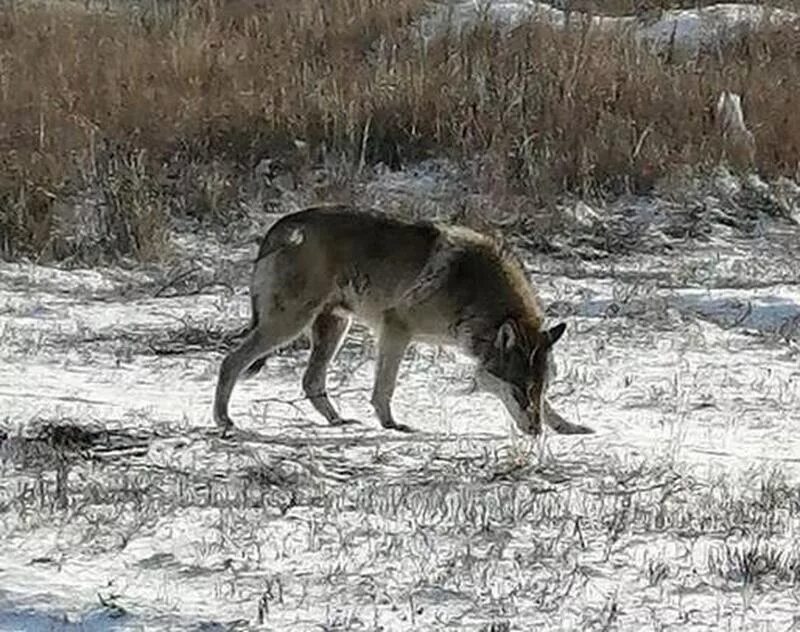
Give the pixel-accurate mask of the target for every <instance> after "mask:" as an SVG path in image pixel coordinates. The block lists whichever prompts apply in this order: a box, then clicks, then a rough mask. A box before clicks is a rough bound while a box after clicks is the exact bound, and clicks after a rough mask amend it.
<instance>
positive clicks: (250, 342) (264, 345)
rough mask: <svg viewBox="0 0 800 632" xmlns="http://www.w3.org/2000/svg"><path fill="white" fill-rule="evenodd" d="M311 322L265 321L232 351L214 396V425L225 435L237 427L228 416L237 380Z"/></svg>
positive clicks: (293, 318)
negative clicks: (256, 362)
mask: <svg viewBox="0 0 800 632" xmlns="http://www.w3.org/2000/svg"><path fill="white" fill-rule="evenodd" d="M307 325H308V321H305V320H303V319H302V318H297V316H296V314H291V317H290V315H289V314H288V313H286V312H285V313H283V314H281V317H280V318H274V317H266V318H263V319H262V320H261V321H260V322H259V325H258V326H257V327H256V328H255V329H252V330H251V331H250V333H248V334H247V336H246V337H245V339H244V340H243V341H242V343H241V344H240V345H239V346H238V347H237V348H236V349H234V350H233V351H231V352H230V353H229V354H228V355H227V356H225V359H223V360H222V364H221V366H220V369H219V377H218V379H217V389H216V393H215V394H214V421H215V422H216V423H217V425H218V426H219V427H220V429H221V430H222V432H223V434H224V433H225V431H227V430H228V429H230V428H231V427H233V422H232V421H231V418H230V417H229V416H228V401H229V400H230V397H231V392H232V391H233V387H234V385H235V384H236V380H237V379H238V378H239V376H240V375H241V374H242V372H243V371H244V370H245V369H246V368H247V367H249V366H251V365H252V364H253V363H254V362H255V361H256V360H259V359H260V358H263V357H264V356H266V355H267V354H269V353H270V352H271V351H273V350H274V349H276V348H278V347H280V346H281V345H284V344H286V343H287V342H290V341H291V340H293V339H294V338H296V337H297V336H299V335H300V333H302V331H303V330H304V329H305V328H306V326H307Z"/></svg>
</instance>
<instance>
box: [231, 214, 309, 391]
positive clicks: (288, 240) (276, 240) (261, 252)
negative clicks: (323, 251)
mask: <svg viewBox="0 0 800 632" xmlns="http://www.w3.org/2000/svg"><path fill="white" fill-rule="evenodd" d="M304 241H305V233H304V232H303V229H302V228H301V227H300V226H297V225H296V224H295V223H293V222H291V221H286V220H283V221H278V223H276V224H275V225H274V226H273V227H272V228H270V229H269V230H268V231H267V234H266V235H264V238H263V239H262V240H261V245H260V246H259V248H258V255H257V256H256V260H255V262H254V264H258V262H259V261H260V260H261V259H263V258H264V257H266V256H268V255H270V254H272V253H274V252H277V251H279V250H283V249H284V248H287V247H293V246H299V245H300V244H302V243H303V242H304ZM257 298H258V297H257V295H256V294H254V293H253V292H252V291H251V293H250V308H251V316H250V329H249V331H253V330H254V329H255V328H256V327H258V306H257V304H258V300H257ZM248 333H249V332H248ZM266 361H267V360H266V358H259V359H258V360H256V361H255V362H253V363H252V364H251V365H250V366H249V367H247V368H246V369H245V370H244V373H243V376H244V379H247V378H249V377H253V376H254V375H255V374H256V373H258V372H259V371H260V370H261V369H262V367H263V366H264V364H265V363H266Z"/></svg>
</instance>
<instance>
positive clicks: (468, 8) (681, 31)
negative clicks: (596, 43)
mask: <svg viewBox="0 0 800 632" xmlns="http://www.w3.org/2000/svg"><path fill="white" fill-rule="evenodd" d="M798 18H800V15H799V14H797V13H795V12H793V11H789V10H786V9H778V8H773V7H766V6H763V5H757V4H746V3H723V4H717V5H712V6H707V7H701V8H697V9H675V10H670V11H663V12H662V13H661V15H660V17H659V18H658V19H656V20H655V21H651V22H649V23H648V22H646V21H644V20H642V19H639V18H637V17H634V16H603V15H590V14H586V13H581V12H578V11H572V12H570V13H569V14H567V12H565V11H563V10H561V9H558V8H556V7H554V6H551V5H549V4H547V3H544V2H537V1H535V0H497V1H493V0H487V1H485V2H478V1H475V0H458V1H455V2H447V3H440V4H437V5H436V8H435V9H433V10H432V11H431V12H430V13H429V14H428V15H426V16H425V17H424V18H422V19H421V20H420V22H419V23H418V25H417V28H418V31H419V33H420V34H421V35H422V37H423V38H424V39H425V40H430V39H432V38H436V37H439V36H441V35H443V34H444V33H446V32H450V33H451V34H456V35H457V34H458V33H460V32H462V31H465V30H468V29H470V28H472V27H474V26H476V25H477V24H480V23H482V22H485V23H488V24H491V25H495V26H498V27H501V28H503V29H511V28H513V27H515V26H518V25H519V24H521V23H523V22H525V21H528V20H533V19H538V20H542V21H543V22H545V23H547V24H551V25H553V26H558V27H561V26H564V25H565V24H567V21H568V19H569V20H571V21H573V22H575V23H580V22H585V21H586V20H588V21H589V22H590V23H591V25H592V26H593V27H595V28H603V29H619V28H624V29H630V32H631V33H632V34H633V35H634V37H636V38H637V39H638V40H639V41H641V42H642V43H645V44H647V45H650V46H652V47H653V48H655V49H658V50H665V49H667V48H669V47H671V46H674V47H676V48H678V49H681V50H682V51H683V52H685V53H688V54H693V53H696V52H698V51H699V50H701V49H704V48H707V47H713V46H717V45H719V44H721V43H724V42H726V41H731V39H733V38H735V37H736V36H737V35H740V34H742V33H743V32H746V31H748V30H751V29H756V28H759V27H761V26H764V25H773V26H774V25H781V24H786V23H789V22H792V21H794V20H797V19H798Z"/></svg>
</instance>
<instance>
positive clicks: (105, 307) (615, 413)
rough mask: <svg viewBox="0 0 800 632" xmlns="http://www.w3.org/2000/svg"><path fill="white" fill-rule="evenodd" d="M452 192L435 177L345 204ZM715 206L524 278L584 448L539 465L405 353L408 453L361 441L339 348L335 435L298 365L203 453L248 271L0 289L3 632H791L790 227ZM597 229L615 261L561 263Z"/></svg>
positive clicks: (207, 257) (236, 405) (484, 408)
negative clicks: (547, 328)
mask: <svg viewBox="0 0 800 632" xmlns="http://www.w3.org/2000/svg"><path fill="white" fill-rule="evenodd" d="M403 177H405V178H406V180H403ZM417 181H418V182H417ZM414 182H416V183H417V185H418V186H415V185H414V184H413V183H414ZM404 183H405V185H408V186H405V185H404ZM736 186H738V185H735V186H734V189H735V188H736ZM453 187H455V188H457V186H456V184H454V182H453V174H452V173H450V172H449V171H448V170H447V169H446V168H443V167H442V166H441V165H439V166H438V167H436V168H430V166H429V167H427V168H421V169H420V171H419V172H418V173H417V172H415V173H411V174H410V175H409V174H406V175H405V176H402V175H400V174H386V175H385V176H383V177H381V178H378V179H377V180H376V181H375V183H373V184H372V185H371V186H368V187H367V188H366V193H365V195H366V196H367V197H368V198H370V199H386V200H389V199H391V198H392V196H393V195H394V196H398V195H404V194H407V192H408V191H410V190H417V191H418V192H422V193H421V195H422V197H424V198H425V199H426V200H430V199H433V200H434V201H435V200H436V195H435V194H436V192H437V191H440V192H441V191H450V192H452V191H453V190H455V189H454V188H453ZM736 200H739V201H740V202H741V201H742V198H736V197H731V198H729V199H728V198H725V197H724V196H722V197H720V198H718V199H716V198H715V199H712V198H709V199H707V200H706V204H705V206H703V210H702V211H698V213H700V215H701V216H692V217H693V218H694V219H693V220H692V221H694V222H695V223H696V224H697V226H698V227H699V229H698V230H697V231H695V232H691V231H690V232H687V233H686V234H680V235H677V236H676V234H675V232H674V230H675V225H676V224H679V225H681V226H685V225H686V223H687V220H686V216H684V215H681V214H680V213H681V212H682V209H683V206H681V205H680V204H677V203H676V202H674V201H671V202H668V201H666V200H659V199H653V198H650V199H647V200H644V199H629V200H625V201H622V202H621V203H620V204H619V205H618V206H617V207H615V208H609V209H604V208H597V209H594V210H592V211H591V212H584V213H583V215H584V216H587V217H589V218H590V221H589V224H587V225H586V226H585V227H584V229H583V231H582V232H581V231H578V230H574V231H568V232H566V233H564V234H561V235H553V236H552V239H553V241H554V243H555V242H558V240H559V239H560V240H561V241H562V247H561V249H560V250H558V251H557V252H556V254H554V255H547V256H545V255H541V254H539V255H537V254H535V253H529V255H530V256H529V257H528V259H527V263H528V265H529V266H530V270H531V277H532V279H533V280H534V281H535V282H536V284H537V286H538V287H539V289H540V293H541V296H542V299H543V302H544V303H545V304H546V305H547V306H548V313H549V314H550V316H551V317H552V318H553V319H554V320H556V319H563V320H566V322H567V323H568V327H569V328H568V333H567V335H565V337H564V338H563V340H562V341H561V342H559V349H558V353H557V365H558V374H557V379H556V381H555V383H554V384H553V386H552V391H551V393H552V395H551V396H552V400H553V402H554V405H555V406H556V407H557V408H558V409H559V410H560V411H561V412H562V413H563V414H564V415H566V416H568V417H569V418H571V419H574V420H576V421H580V422H581V423H585V424H588V425H590V426H592V427H593V428H595V429H596V431H597V433H596V434H595V435H591V436H583V437H561V436H555V435H551V434H548V435H546V436H545V437H544V439H543V440H540V441H531V440H530V439H528V438H525V437H520V436H518V435H516V433H515V431H514V428H513V424H512V422H511V420H510V419H509V418H508V417H507V415H506V413H505V412H504V411H503V410H502V408H501V407H500V406H499V405H498V403H497V402H495V401H494V400H492V399H491V398H489V397H488V396H484V395H480V394H475V393H471V394H470V393H468V392H466V391H468V390H469V385H470V381H469V365H468V363H467V362H466V360H465V358H463V357H460V356H458V355H456V354H453V353H452V352H449V351H447V350H439V349H435V348H432V347H426V346H422V345H419V346H417V347H415V348H414V350H413V351H412V352H410V353H409V355H408V357H407V359H406V362H405V363H404V366H403V370H402V373H401V377H400V380H399V388H398V392H397V395H396V411H397V415H398V418H401V419H403V420H404V421H406V422H407V423H409V424H410V425H412V426H414V427H415V428H417V429H418V430H419V432H418V433H417V434H414V435H400V434H397V433H391V432H385V431H383V430H381V429H380V428H379V426H378V423H377V421H376V420H375V419H374V418H373V417H372V415H371V412H370V409H369V405H368V393H369V389H370V386H371V375H372V371H373V367H374V364H373V358H374V354H373V348H372V342H371V337H370V336H369V334H368V333H367V332H365V331H363V330H356V331H355V332H354V333H353V334H351V337H350V339H349V341H348V342H347V344H346V345H345V347H344V348H343V350H342V352H341V354H340V357H339V358H338V359H337V362H336V364H335V368H334V370H333V372H332V375H331V377H330V381H331V392H332V393H333V394H334V397H335V399H336V401H337V402H338V405H339V406H340V407H341V408H342V411H343V413H344V414H345V415H346V416H353V417H357V418H359V419H361V420H362V424H361V425H360V426H349V427H344V428H329V427H327V426H326V425H325V424H324V422H323V421H322V419H321V418H319V417H318V416H317V415H316V414H315V413H314V412H313V411H312V409H311V407H310V406H309V405H308V403H307V402H305V401H304V400H303V399H302V396H301V395H302V394H301V389H300V375H301V373H302V370H303V368H304V360H305V357H306V354H307V351H306V350H304V349H303V348H302V346H301V347H300V348H296V349H294V350H288V351H286V352H284V353H282V354H281V355H280V356H277V357H275V358H273V359H272V360H270V361H269V362H268V365H267V367H266V369H265V370H264V371H263V372H262V374H260V375H259V376H258V377H256V378H254V379H252V380H250V381H246V382H240V384H239V385H238V386H237V389H236V390H235V392H234V396H233V400H232V415H233V418H234V420H235V421H236V422H237V423H238V424H239V426H240V427H241V428H242V433H241V435H240V436H238V437H236V438H230V439H220V438H219V437H218V436H217V435H216V433H215V432H214V430H213V427H212V422H211V419H210V406H211V399H212V393H213V389H214V384H215V378H216V371H217V368H218V363H219V360H220V358H221V352H222V350H224V349H225V348H226V347H227V346H228V345H229V344H230V343H231V339H232V337H233V336H235V334H236V332H237V330H239V329H240V328H241V327H242V326H244V325H245V324H246V322H247V319H248V314H247V309H248V299H247V294H246V291H245V287H244V283H245V280H246V276H247V271H248V260H249V258H250V257H251V256H252V254H253V253H252V252H251V249H250V248H249V247H248V246H241V247H237V248H234V249H230V250H229V249H227V248H226V247H225V246H224V245H223V244H221V243H218V242H216V241H214V240H213V239H211V238H210V237H208V238H201V237H196V236H189V235H182V236H180V239H179V240H178V243H179V248H181V249H183V251H184V252H186V253H187V256H191V257H192V262H193V265H194V266H195V272H194V275H195V277H196V279H195V281H196V282H195V284H194V286H193V285H192V282H189V281H191V278H190V279H189V281H187V282H186V283H184V284H179V283H177V282H176V277H177V276H179V275H177V274H176V273H174V272H169V273H167V272H165V271H163V270H158V269H154V268H134V269H132V270H123V269H120V268H115V269H93V270H74V271H62V270H57V269H53V268H47V267H42V266H36V265H32V264H2V265H0V360H1V361H0V411H2V414H1V415H0V429H2V433H0V439H2V443H0V629H4V630H5V629H68V630H71V629H74V630H79V629H80V630H84V629H96V630H101V629H103V630H105V629H141V628H143V627H146V628H147V629H197V630H199V629H203V630H214V629H220V630H221V629H249V628H255V627H259V626H263V627H264V628H265V629H292V630H312V629H314V630H318V629H326V630H338V629H341V630H344V629H348V630H351V629H369V630H378V629H382V630H408V629H440V628H443V627H448V626H449V627H456V628H458V629H474V630H511V629H519V630H523V629H548V630H561V629H565V630H566V629H609V627H613V626H617V627H618V628H619V629H626V630H627V629H649V627H653V628H654V629H662V626H668V625H678V626H680V627H681V629H698V630H699V629H708V630H711V629H720V628H722V627H725V628H726V629H728V628H729V629H747V630H750V629H764V630H773V629H774V630H783V629H787V628H788V627H789V626H790V625H791V624H792V622H793V621H794V620H795V616H796V615H795V613H796V600H795V594H796V588H797V585H798V582H800V552H798V550H797V545H796V542H795V541H794V540H793V539H792V537H793V534H794V533H796V530H797V528H798V526H800V523H799V522H798V520H799V519H800V497H799V496H798V493H797V490H798V480H800V478H799V476H800V467H799V466H800V439H798V435H797V433H796V432H795V431H794V430H795V429H796V427H797V426H798V424H800V367H798V350H797V340H798V337H800V267H798V266H797V264H796V262H797V261H798V256H800V239H798V233H799V232H800V229H798V227H797V224H796V223H795V222H794V221H792V219H791V214H790V213H788V211H787V214H786V216H775V215H774V214H769V213H764V212H763V211H760V210H758V209H756V210H751V213H752V216H751V217H748V218H745V219H743V220H742V221H741V222H739V223H738V224H737V222H736V221H732V219H735V218H734V217H733V216H734V215H735V214H739V216H741V214H742V213H744V210H743V209H742V208H735V204H736ZM443 204H444V201H443ZM433 210H435V209H433ZM684 210H685V209H684ZM726 211H727V212H728V214H726ZM740 219H741V217H740ZM622 220H625V221H627V222H628V223H629V224H636V223H637V222H638V223H639V224H637V225H636V227H634V228H631V229H630V233H629V235H628V239H629V240H630V241H629V246H630V247H629V248H628V249H627V250H625V251H619V252H610V251H609V252H606V253H605V255H604V256H601V257H598V256H593V257H585V256H577V255H570V252H574V253H580V252H589V251H588V250H586V248H589V246H591V248H594V249H595V250H596V248H597V243H599V242H591V243H589V245H588V246H587V239H588V238H587V236H586V235H588V234H589V233H592V234H594V233H596V232H597V231H601V229H602V230H609V229H610V228H613V229H614V230H615V231H617V232H619V229H618V228H614V226H617V227H618V226H621V225H622V224H620V223H619V222H621V221H622ZM745 220H746V221H745ZM615 222H616V223H615ZM609 227H610V228H609ZM584 233H585V234H584ZM656 234H658V235H660V236H661V237H662V238H663V239H661V240H659V239H655V240H649V237H652V236H653V235H656ZM601 236H602V235H601ZM525 237H526V234H525V231H523V234H522V235H521V236H520V243H525ZM664 239H668V240H669V241H668V243H666V242H664V241H663V240H664ZM589 241H590V240H589ZM570 248H572V250H570ZM215 270H216V271H218V270H227V271H228V273H229V278H227V279H220V278H218V279H216V280H214V279H211V281H212V282H209V279H210V278H211V276H213V274H214V271H215ZM204 275H205V276H204ZM209 275H211V276H209ZM184 280H185V279H184ZM226 284H231V285H232V290H233V291H231V289H227V288H226V287H225V285H226Z"/></svg>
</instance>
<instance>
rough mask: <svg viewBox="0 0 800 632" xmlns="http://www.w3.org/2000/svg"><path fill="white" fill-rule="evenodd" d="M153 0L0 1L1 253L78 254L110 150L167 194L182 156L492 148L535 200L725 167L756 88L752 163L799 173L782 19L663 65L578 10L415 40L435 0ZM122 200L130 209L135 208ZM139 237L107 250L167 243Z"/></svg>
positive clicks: (792, 49)
mask: <svg viewBox="0 0 800 632" xmlns="http://www.w3.org/2000/svg"><path fill="white" fill-rule="evenodd" d="M153 6H161V7H162V10H158V11H144V12H133V11H121V12H116V13H114V12H112V13H86V12H82V11H77V10H70V11H67V10H65V9H64V8H63V7H62V6H60V5H59V4H57V3H56V4H51V5H47V6H44V7H38V8H28V9H23V8H19V6H17V8H11V9H9V8H6V9H4V10H3V12H2V14H1V15H0V256H5V257H15V256H20V255H30V256H39V257H56V256H69V253H70V249H71V247H70V245H69V244H71V243H73V242H74V239H72V238H71V237H70V235H68V233H69V231H70V230H74V228H71V227H70V226H65V225H64V224H65V222H64V221H61V220H60V219H59V214H58V213H57V212H56V211H55V210H54V209H55V208H57V207H58V205H59V203H60V202H63V201H64V200H69V199H72V197H71V196H75V195H77V194H79V193H80V192H81V191H85V190H87V189H97V190H99V191H101V192H102V191H104V190H108V187H105V188H104V187H102V186H99V187H98V186H97V184H98V182H97V181H98V179H99V178H103V177H104V175H103V174H105V173H107V172H108V169H107V168H105V167H104V165H106V164H107V163H109V162H111V163H113V164H116V165H127V164H134V163H135V164H136V165H137V167H136V168H137V172H136V174H135V175H136V182H138V183H140V184H139V185H137V186H138V187H139V189H137V190H141V188H142V186H144V185H143V184H141V183H142V182H143V181H144V180H149V183H148V184H147V187H148V188H149V189H152V190H157V191H168V192H169V196H173V197H174V196H180V195H188V193H187V192H186V191H177V190H172V189H170V186H172V185H171V184H170V183H171V182H172V181H173V180H174V178H175V175H176V174H175V172H176V171H178V172H180V171H181V170H183V169H185V168H187V165H196V164H200V163H206V162H211V161H216V162H222V163H225V164H228V165H234V166H235V168H236V169H239V170H240V171H247V170H248V169H251V168H252V167H253V166H254V165H256V164H257V163H258V162H259V161H260V160H261V159H262V158H274V157H276V156H293V157H294V158H295V159H296V160H312V161H313V160H316V159H318V158H319V157H320V156H321V155H323V154H324V153H326V152H336V153H340V154H343V155H345V156H349V158H350V159H351V160H353V161H360V160H364V161H367V162H376V161H382V162H384V163H387V164H389V165H391V166H400V165H402V164H404V163H407V162H408V161H411V160H414V159H416V158H418V157H421V156H424V155H426V154H429V153H445V154H447V155H450V156H453V157H470V156H474V155H478V154H480V155H483V156H488V157H489V160H488V161H487V162H488V163H489V164H492V165H494V167H493V168H494V169H495V170H496V171H497V173H496V174H495V179H497V178H499V179H501V180H502V181H503V182H506V183H507V184H508V186H509V187H511V188H514V189H517V190H520V191H523V192H526V193H530V194H532V195H534V196H537V197H539V198H540V199H545V198H548V197H550V196H552V195H554V194H557V193H559V192H561V191H564V190H576V191H579V192H582V193H584V194H590V193H605V192H609V191H610V192H614V191H622V190H642V189H646V188H647V187H648V186H650V184H652V182H654V181H655V180H656V179H657V178H658V177H660V176H661V175H662V174H664V173H666V172H668V171H669V170H671V169H673V168H675V167H676V166H678V165H689V166H695V167H696V166H703V165H706V164H709V163H711V162H713V161H714V160H716V159H717V157H718V154H719V149H720V147H719V134H718V128H717V122H716V121H715V120H714V105H715V102H716V97H717V96H718V94H719V93H720V92H721V91H722V90H723V89H727V90H734V91H737V92H740V93H742V94H744V105H745V112H746V115H747V119H748V123H749V124H750V126H751V128H752V129H753V131H754V133H755V137H756V144H757V158H756V160H757V165H758V168H759V169H760V170H761V171H762V172H763V173H765V174H767V175H774V174H779V173H783V174H792V175H793V174H795V173H796V170H797V160H798V158H797V156H798V155H799V154H798V149H800V117H797V115H796V112H797V111H800V108H799V107H798V106H800V103H798V93H797V91H796V89H795V86H796V85H798V80H799V79H800V64H799V63H798V61H800V38H798V37H797V36H796V35H797V34H796V32H794V31H792V30H791V29H788V28H785V29H772V30H770V31H765V32H762V33H759V34H753V35H751V36H749V37H747V38H745V39H744V40H743V41H741V42H740V43H738V44H737V45H735V46H730V47H727V48H726V49H725V50H721V51H718V52H717V54H715V55H710V56H704V57H702V58H700V59H697V60H692V61H690V62H684V63H672V62H670V61H669V59H666V60H665V59H664V57H663V56H656V55H653V54H650V53H647V52H646V51H645V50H643V49H641V48H639V47H637V46H636V45H634V44H633V42H632V41H631V40H630V39H629V38H627V37H624V36H617V35H613V34H608V33H601V32H597V31H593V30H587V29H585V28H583V27H582V26H581V24H580V23H579V22H575V23H574V24H573V26H572V27H571V28H570V29H568V30H559V29H554V28H552V27H549V26H547V25H545V24H541V23H535V22H532V23H530V24H526V25H523V26H521V27H520V28H517V29H515V30H514V31H513V33H511V34H510V35H502V34H500V33H499V32H497V31H496V30H494V29H493V28H491V27H490V26H488V25H485V24H484V25H479V26H478V27H476V28H475V29H474V30H473V31H471V32H469V33H467V34H464V35H460V36H458V37H450V38H445V39H443V40H441V41H439V42H437V43H435V44H432V45H429V46H421V45H420V42H418V41H416V37H417V36H416V35H415V32H414V29H413V28H408V27H409V25H411V24H412V22H413V20H414V19H415V18H416V17H417V16H419V15H420V14H421V13H422V12H423V11H424V10H425V9H426V3H425V2H424V1H423V0H273V1H271V2H262V3H259V2H247V1H245V0H242V1H228V2H224V1H222V0H198V1H197V2H193V3H188V2H187V3H169V4H167V3H162V4H161V5H156V4H154V5H153ZM296 140H302V141H304V143H305V145H304V146H305V147H306V148H307V149H306V150H305V151H304V152H303V153H302V155H301V156H298V155H297V149H296V144H295V141H296ZM131 156H135V157H136V159H135V160H132V159H131ZM289 163H290V164H291V161H289ZM173 188H174V187H173ZM140 197H141V196H140ZM146 197H147V199H150V197H151V196H149V194H148V196H146ZM133 202H134V204H132V205H133V206H135V202H136V200H133ZM113 205H114V208H115V209H118V212H119V213H128V212H132V211H130V209H129V205H128V204H126V200H125V199H119V197H118V198H117V199H115V200H113ZM173 206H176V207H181V204H173ZM184 206H185V205H184ZM144 215H146V216H147V218H148V220H147V221H148V223H149V226H148V229H147V231H144V233H143V234H145V235H149V234H155V235H162V234H163V228H164V227H163V226H162V227H161V230H160V229H159V227H158V226H156V225H154V222H155V223H158V222H161V223H162V224H165V223H166V222H168V219H169V216H168V213H166V212H158V213H154V212H147V213H145V214H144ZM140 216H142V213H141V212H139V211H137V212H135V213H133V215H132V217H131V218H130V221H123V222H118V223H116V224H115V223H113V222H111V223H109V226H110V228H109V230H112V231H113V230H116V229H115V228H113V226H115V225H119V226H126V225H128V226H129V225H130V223H131V222H135V221H137V220H136V218H137V217H140ZM67 223H68V222H67ZM70 239H72V240H70ZM143 239H144V238H143ZM140 241H142V240H137V239H118V238H113V239H109V240H108V242H107V243H108V244H116V245H115V246H114V247H113V248H110V249H111V250H114V249H117V248H120V246H119V244H127V246H125V247H122V250H123V251H125V252H127V253H130V254H134V255H137V256H140V257H147V256H155V255H156V254H157V253H158V252H159V249H158V248H153V247H146V246H145V245H144V244H140V243H139V242H140Z"/></svg>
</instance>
